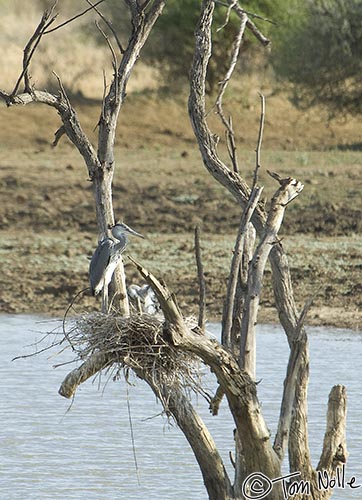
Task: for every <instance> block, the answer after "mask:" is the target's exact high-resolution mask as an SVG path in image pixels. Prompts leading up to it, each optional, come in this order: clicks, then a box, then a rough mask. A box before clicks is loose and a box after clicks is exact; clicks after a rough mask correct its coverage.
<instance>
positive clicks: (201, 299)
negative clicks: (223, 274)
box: [195, 226, 206, 333]
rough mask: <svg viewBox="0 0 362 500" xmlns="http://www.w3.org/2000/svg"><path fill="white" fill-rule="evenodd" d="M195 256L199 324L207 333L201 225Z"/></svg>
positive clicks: (198, 230)
mask: <svg viewBox="0 0 362 500" xmlns="http://www.w3.org/2000/svg"><path fill="white" fill-rule="evenodd" d="M195 256H196V265H197V277H198V281H199V320H198V325H199V328H200V330H201V331H202V333H205V323H206V286H205V275H204V269H203V265H202V257H201V247H200V227H199V226H196V227H195Z"/></svg>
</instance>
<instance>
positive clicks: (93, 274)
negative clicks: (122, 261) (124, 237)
mask: <svg viewBox="0 0 362 500" xmlns="http://www.w3.org/2000/svg"><path fill="white" fill-rule="evenodd" d="M113 245H114V242H113V241H112V240H111V238H105V239H103V240H101V241H100V242H99V243H98V246H97V248H96V250H95V252H94V254H93V256H92V259H91V261H90V264H89V281H90V286H91V291H92V294H93V295H98V293H99V292H100V291H101V290H102V282H103V277H104V276H103V275H104V270H105V269H106V267H107V266H108V264H109V261H110V258H111V249H112V246H113Z"/></svg>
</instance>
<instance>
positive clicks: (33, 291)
mask: <svg viewBox="0 0 362 500" xmlns="http://www.w3.org/2000/svg"><path fill="white" fill-rule="evenodd" d="M130 104H131V103H129V105H130ZM133 104H134V106H133V108H131V107H129V108H125V114H124V115H122V117H121V126H120V130H119V136H118V143H117V148H116V159H117V163H118V167H117V172H116V178H115V184H114V206H115V210H116V216H117V217H118V218H123V219H124V220H125V221H126V222H127V223H129V224H130V225H132V226H133V227H134V228H135V229H137V230H139V231H142V232H143V233H145V234H146V235H147V240H145V241H144V242H138V241H137V242H135V243H134V244H132V245H131V246H130V247H129V252H130V253H131V254H132V255H133V256H134V257H136V258H137V259H139V260H140V261H142V262H143V263H144V264H145V265H146V266H148V267H149V268H150V269H151V270H152V271H153V272H155V273H156V274H158V275H160V276H162V277H163V278H164V279H165V280H166V281H167V282H168V283H169V284H170V286H171V287H172V288H173V289H174V290H175V292H176V293H177V294H178V296H179V301H180V304H181V306H182V307H183V309H184V310H185V312H187V313H195V312H196V306H197V280H196V271H195V264H194V257H193V229H194V226H195V224H201V226H202V233H203V236H202V239H203V254H204V263H205V269H206V280H207V288H208V295H207V303H208V316H209V319H210V320H217V319H219V318H220V312H221V310H222V303H223V295H224V292H225V286H226V279H227V270H228V266H229V263H230V258H231V252H232V246H233V241H234V236H233V234H234V232H235V230H236V227H237V224H238V220H239V217H240V213H239V209H238V207H237V206H236V205H235V203H234V200H233V199H232V198H231V196H229V194H228V193H226V192H225V191H224V190H223V189H222V188H221V187H220V186H219V185H218V184H217V183H216V182H215V181H214V180H213V179H211V177H210V176H209V175H208V174H207V173H206V172H205V171H204V168H203V166H202V164H201V161H200V157H199V153H198V151H197V148H196V145H195V143H194V140H193V138H192V134H191V131H190V128H189V125H188V121H187V117H186V115H184V112H183V111H182V109H183V108H182V107H181V104H179V105H177V103H173V104H170V103H169V106H168V107H167V106H166V103H165V102H161V103H160V102H159V103H158V105H156V101H154V100H150V101H149V102H147V100H146V98H145V96H142V97H139V98H138V100H136V101H135V102H134V103H133ZM273 106H274V105H269V116H268V120H269V122H270V124H269V136H268V133H266V139H265V150H264V151H263V153H262V162H263V165H262V167H263V168H262V172H261V176H260V182H261V183H262V184H265V186H266V187H265V196H266V197H267V198H270V196H271V194H272V193H273V190H274V189H275V187H276V186H274V185H273V180H271V179H270V178H269V177H268V176H267V175H266V173H265V171H266V168H268V169H271V170H275V171H277V172H279V173H281V174H286V175H293V176H296V177H298V178H299V179H301V180H302V182H304V183H305V189H304V191H303V193H302V195H301V196H300V198H298V200H297V201H296V202H294V203H293V204H292V205H291V206H290V207H288V210H287V215H286V220H285V224H284V226H283V229H282V234H281V236H282V237H283V243H284V245H285V247H286V249H287V251H288V254H289V258H290V264H291V270H292V275H293V279H294V282H295V287H296V288H295V291H296V297H297V301H298V304H299V305H300V306H301V307H302V305H303V304H304V302H305V301H306V300H307V299H308V298H309V297H310V296H314V297H315V299H314V306H313V308H312V310H311V313H310V316H309V319H308V321H309V323H313V324H332V325H336V326H341V327H352V328H355V329H358V328H362V326H361V318H362V312H361V310H362V288H361V283H362V264H361V255H362V237H361V236H360V234H361V229H362V216H361V215H362V206H361V192H362V189H361V188H362V185H361V179H362V176H361V174H362V156H361V153H359V152H358V151H352V150H350V149H349V148H348V147H345V148H344V149H345V150H341V149H336V148H335V147H336V145H338V144H346V143H347V142H348V141H347V136H346V134H347V133H348V131H349V130H352V129H353V131H354V132H353V134H354V135H353V134H352V135H351V138H352V139H353V140H357V136H358V134H359V133H360V129H358V127H357V122H353V123H352V124H351V122H348V123H346V125H345V127H346V128H345V129H343V127H342V125H341V124H335V125H333V127H334V135H333V134H332V135H331V133H330V130H328V129H325V132H324V135H323V134H322V133H321V129H322V128H323V124H321V123H319V126H320V128H318V122H317V117H316V116H312V117H310V119H309V122H308V121H307V122H306V121H305V120H306V118H305V117H300V120H301V121H303V120H304V123H309V128H308V130H305V131H304V135H303V134H302V132H301V131H302V129H303V127H301V126H300V123H299V124H296V123H297V121H295V122H294V125H293V124H292V125H290V130H289V135H285V134H284V132H285V130H284V129H283V130H279V139H277V138H276V137H274V135H275V127H271V125H272V124H273V123H274V121H275V122H277V123H278V120H280V118H279V115H278V113H280V109H279V110H278V106H277V102H276V103H275V106H274V107H273ZM285 106H286V105H285ZM131 110H133V111H132V112H131ZM98 111H99V109H98V108H96V107H94V106H90V107H84V106H81V107H80V114H81V115H82V117H83V118H84V122H85V128H86V129H87V130H88V131H90V130H91V129H92V128H93V125H94V123H96V119H97V113H98ZM244 112H248V113H249V112H250V110H249V111H246V110H245V109H244ZM293 116H294V115H293ZM240 118H241V116H240ZM294 118H295V116H294ZM257 119H258V117H257V113H256V112H255V123H254V119H253V120H252V123H249V125H250V130H245V135H244V139H243V140H242V141H241V145H240V146H239V157H240V158H241V164H242V165H243V168H244V170H245V173H246V174H245V175H246V178H247V180H250V179H251V172H252V168H253V164H254V153H253V148H254V147H255V144H254V140H253V138H255V130H254V129H256V126H257ZM0 120H1V125H2V126H1V131H0V167H1V171H0V192H1V200H2V203H1V209H0V236H1V242H0V255H1V261H2V268H3V269H2V275H1V277H0V308H1V311H2V312H41V313H47V314H57V315H62V314H63V312H64V310H65V309H66V307H67V305H68V303H69V301H70V300H71V298H72V297H73V296H74V294H75V293H76V292H77V291H78V290H81V289H83V288H85V287H86V286H87V268H88V260H87V257H88V256H90V255H91V253H92V251H93V249H94V247H95V245H96V240H97V228H96V224H95V216H94V205H93V196H92V190H91V184H90V183H89V182H88V180H87V173H86V169H85V167H84V165H83V163H82V159H81V158H80V157H79V156H78V154H77V152H76V151H75V150H74V148H73V147H72V146H71V145H70V144H69V143H68V142H67V141H66V140H64V141H62V143H61V144H60V145H59V146H58V148H57V149H55V150H53V149H52V148H51V147H50V142H51V140H52V133H53V132H54V131H55V130H56V129H57V125H58V122H57V117H56V115H55V114H54V115H53V114H52V112H51V111H49V110H44V109H43V108H41V107H36V106H31V107H28V108H25V109H24V108H22V109H11V110H6V109H5V108H1V109H0ZM91 125H92V126H91ZM352 125H353V126H352ZM338 127H342V129H341V130H342V131H340V132H339V135H338V134H337V132H336V130H337V131H338V130H339V128H338ZM270 128H272V129H273V130H272V131H270ZM293 134H294V135H293ZM298 134H299V135H298ZM93 137H94V136H93ZM288 138H289V139H288ZM287 139H288V140H287ZM303 144H304V147H303ZM318 144H319V145H320V148H321V149H324V151H323V152H321V151H318V150H317V149H316V148H317V146H318ZM297 146H298V147H297ZM286 148H287V150H286ZM299 148H302V149H299ZM358 235H359V236H358ZM127 273H128V275H129V279H130V280H131V279H138V278H136V276H135V273H134V271H133V268H132V267H131V265H128V266H127ZM94 307H95V303H94V299H93V298H91V297H88V296H86V295H85V296H84V297H82V298H79V302H78V305H77V311H78V312H80V311H82V310H90V309H92V308H94ZM261 320H262V321H276V320H277V318H276V315H275V312H274V309H273V296H272V292H271V289H270V270H268V271H267V276H266V284H265V287H264V290H263V297H262V311H261Z"/></svg>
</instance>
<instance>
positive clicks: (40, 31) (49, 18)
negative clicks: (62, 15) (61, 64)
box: [10, 2, 57, 97]
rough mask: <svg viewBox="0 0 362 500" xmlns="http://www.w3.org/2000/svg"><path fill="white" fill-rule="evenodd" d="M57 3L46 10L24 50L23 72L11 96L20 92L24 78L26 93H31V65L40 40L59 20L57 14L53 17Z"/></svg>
mask: <svg viewBox="0 0 362 500" xmlns="http://www.w3.org/2000/svg"><path fill="white" fill-rule="evenodd" d="M56 4H57V2H55V3H54V4H53V6H52V7H51V8H50V9H48V10H46V11H45V12H44V14H43V16H42V18H41V20H40V23H39V24H38V26H37V28H36V29H35V31H34V33H33V35H32V36H31V37H30V39H29V41H28V43H27V44H26V46H25V49H24V56H23V70H22V72H21V74H20V76H19V78H18V80H17V82H16V84H15V87H14V89H13V91H12V92H11V94H10V96H11V97H13V96H15V95H16V93H17V92H18V90H19V86H20V83H21V81H22V79H23V78H24V86H25V92H31V86H30V76H29V73H28V70H29V65H30V62H31V59H32V57H33V55H34V53H35V51H36V49H37V47H38V45H39V43H40V40H41V38H42V36H43V35H44V33H45V30H46V29H47V28H48V27H49V26H50V25H51V24H52V23H53V22H54V21H55V19H56V18H57V14H56V15H54V16H53V11H54V9H55V6H56Z"/></svg>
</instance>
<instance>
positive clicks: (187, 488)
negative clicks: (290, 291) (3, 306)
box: [0, 316, 362, 500]
mask: <svg viewBox="0 0 362 500" xmlns="http://www.w3.org/2000/svg"><path fill="white" fill-rule="evenodd" d="M56 326H57V323H55V322H53V321H49V320H45V319H42V318H37V317H33V316H0V394H1V405H0V453H1V458H0V460H1V462H0V499H1V500H2V499H4V500H15V499H16V500H29V499H34V500H45V499H49V500H50V499H62V500H68V499H69V500H71V499H100V500H103V499H124V500H133V499H140V498H141V499H147V500H206V498H207V495H206V493H205V489H204V486H203V482H202V477H201V474H200V472H199V470H198V466H197V464H196V461H195V459H194V457H193V454H192V452H191V450H190V448H189V446H188V443H187V442H186V440H185V439H184V437H183V435H182V434H181V432H180V431H179V430H178V429H177V428H175V427H172V426H170V425H169V424H168V423H167V421H166V419H165V418H164V417H162V416H160V413H161V406H160V405H159V404H157V402H156V401H155V398H154V396H153V394H152V393H151V391H150V390H149V389H148V387H147V386H146V385H145V384H144V383H142V382H141V381H139V380H134V385H132V386H127V385H126V384H125V382H124V381H123V380H121V381H119V382H117V383H114V382H113V381H108V383H106V382H107V379H106V377H103V378H102V379H101V380H100V381H99V379H97V380H95V381H93V382H92V381H91V380H89V381H88V382H87V383H85V384H84V385H83V386H81V387H80V388H79V390H78V392H77V395H76V398H75V400H74V402H73V404H71V403H70V402H69V401H67V400H65V399H64V398H62V397H60V396H59V395H58V394H57V391H58V387H59V385H60V383H61V381H62V380H63V378H64V376H65V375H66V373H68V371H69V370H70V369H71V368H72V367H73V366H74V365H70V366H62V367H59V368H57V369H54V368H53V365H54V364H58V363H60V362H64V361H67V360H70V359H71V352H70V351H66V352H64V353H62V354H60V355H59V356H56V357H54V354H55V352H54V351H50V352H49V351H48V352H47V353H45V354H41V355H39V356H36V357H30V358H27V359H19V360H16V361H11V360H12V358H14V357H15V356H19V355H24V354H28V353H31V352H33V351H34V350H35V347H34V346H30V344H32V343H34V342H36V341H39V340H40V339H41V338H42V336H43V334H42V332H49V331H51V330H53V329H54V328H55V327H56ZM209 329H210V332H212V333H213V334H214V335H216V336H218V327H217V325H210V328H209ZM46 342H47V341H45V344H44V343H43V344H42V345H41V346H40V347H44V346H45V345H46ZM257 342H258V367H257V372H258V373H257V378H258V379H262V381H261V383H260V384H259V386H258V390H259V397H260V400H261V401H262V409H263V413H264V416H265V418H266V420H267V422H268V425H269V427H270V429H271V432H272V433H273V434H274V432H275V428H276V422H277V418H278V412H279V402H280V396H281V391H282V381H283V378H284V372H285V367H286V360H287V357H288V348H287V344H286V340H285V337H284V335H283V333H282V331H281V329H280V328H278V327H275V326H270V325H263V326H260V328H259V334H258V340H257ZM310 351H311V381H310V386H309V425H310V446H311V451H312V456H313V461H314V465H316V463H317V461H318V458H319V454H320V450H321V446H322V440H323V433H324V429H325V415H326V404H327V397H328V393H329V390H330V388H331V387H332V385H334V384H337V383H342V384H345V385H346V386H347V389H348V447H349V453H350V455H349V462H348V464H347V476H348V477H349V476H351V475H355V476H356V481H357V483H359V484H362V410H361V388H360V386H361V384H360V379H361V369H360V366H361V359H362V335H361V334H358V333H355V332H350V331H348V330H333V329H324V328H323V329H322V328H313V329H310ZM50 356H52V357H50ZM206 383H207V385H208V387H209V388H210V389H212V388H213V387H214V386H215V384H214V381H213V378H212V376H211V375H209V374H207V375H206ZM128 404H129V406H130V411H131V416H132V426H133V433H134V437H135V448H136V459H137V466H138V473H137V472H136V466H135V460H134V456H133V447H132V439H131V431H130V422H129V412H128ZM196 405H197V407H198V410H199V411H200V413H201V414H202V415H203V416H204V417H205V421H206V422H207V425H208V426H209V428H210V429H211V431H212V434H213V436H214V439H215V441H216V443H217V445H218V447H219V449H220V450H221V451H222V454H223V457H224V459H225V463H226V464H227V467H229V468H231V467H230V464H229V459H228V453H229V450H232V449H233V439H232V429H233V425H232V422H231V419H230V417H229V415H228V413H227V408H226V405H225V403H224V404H223V405H222V408H221V412H220V415H219V416H218V417H216V418H212V417H211V416H209V414H208V409H207V404H206V402H204V400H203V399H201V398H199V400H198V401H197V402H196ZM334 498H335V499H336V500H348V499H355V500H358V499H361V498H362V488H361V489H357V490H354V491H352V490H349V489H344V490H341V489H339V490H337V491H336V492H335V495H334Z"/></svg>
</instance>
